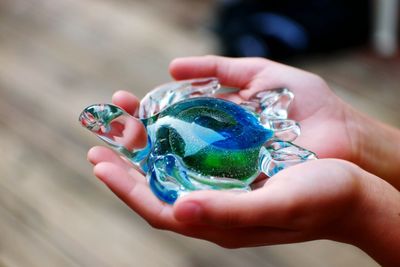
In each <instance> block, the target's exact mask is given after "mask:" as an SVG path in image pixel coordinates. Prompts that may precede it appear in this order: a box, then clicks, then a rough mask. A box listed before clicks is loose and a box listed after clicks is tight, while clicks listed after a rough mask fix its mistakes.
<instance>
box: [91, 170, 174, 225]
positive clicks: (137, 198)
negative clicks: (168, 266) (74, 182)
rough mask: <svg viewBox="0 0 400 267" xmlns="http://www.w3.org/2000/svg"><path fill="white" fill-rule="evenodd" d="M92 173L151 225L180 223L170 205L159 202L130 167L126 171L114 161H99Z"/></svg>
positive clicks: (136, 172)
mask: <svg viewBox="0 0 400 267" xmlns="http://www.w3.org/2000/svg"><path fill="white" fill-rule="evenodd" d="M94 174H95V175H96V176H97V177H98V178H99V179H100V180H101V181H103V182H104V183H105V184H106V185H107V186H108V187H109V188H110V190H111V191H113V192H114V193H115V194H116V195H117V196H118V197H119V198H120V199H121V200H122V201H124V202H125V203H126V204H127V205H128V206H129V207H130V208H132V209H133V210H134V211H135V212H136V213H138V214H139V215H140V216H141V217H143V218H144V219H145V220H146V221H147V222H148V223H149V224H150V225H152V226H153V227H155V228H159V229H176V228H178V226H179V224H180V223H179V222H177V221H176V220H175V218H174V216H173V214H172V208H171V206H170V205H167V204H165V203H163V202H161V201H160V200H159V199H158V198H157V197H156V196H155V195H154V194H153V193H152V192H151V190H150V188H149V186H148V185H147V183H143V182H142V181H143V178H144V177H143V175H142V174H140V173H139V172H138V171H136V170H134V169H132V171H131V172H129V173H128V172H127V171H126V170H125V169H124V168H121V167H120V166H118V165H116V164H114V163H110V162H101V163H99V164H97V165H96V166H95V167H94Z"/></svg>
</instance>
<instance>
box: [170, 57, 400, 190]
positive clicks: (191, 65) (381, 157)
mask: <svg viewBox="0 0 400 267" xmlns="http://www.w3.org/2000/svg"><path fill="white" fill-rule="evenodd" d="M170 72H171V74H172V76H173V77H174V78H175V79H178V80H181V79H192V78H199V77H208V76H215V77H217V78H219V80H220V81H221V83H222V84H223V85H225V86H231V87H237V88H240V89H242V90H241V91H239V93H238V94H236V95H234V96H232V98H240V99H242V100H243V99H244V100H246V99H248V98H250V97H251V96H252V95H254V94H255V93H256V92H258V91H262V90H267V89H272V88H278V87H287V88H289V89H290V90H292V91H293V92H294V94H295V100H294V103H293V104H292V106H291V110H290V114H289V118H291V119H294V120H296V121H298V122H299V123H300V126H301V129H302V132H301V136H300V137H299V138H298V139H296V141H295V143H296V144H298V145H300V146H302V147H304V148H306V149H309V150H311V151H314V152H315V153H316V154H317V155H318V157H320V158H339V159H344V160H348V161H351V162H353V163H355V164H357V165H359V166H360V167H362V168H363V169H365V170H367V171H369V172H371V173H373V174H375V175H377V176H379V177H381V178H383V179H385V180H386V181H388V182H389V183H391V184H392V185H394V186H395V187H396V188H397V189H398V190H400V179H399V178H398V177H400V165H399V164H398V162H399V160H400V131H399V130H397V129H394V128H392V127H390V126H387V125H383V124H382V123H379V122H377V121H375V120H373V119H371V118H368V117H366V116H365V115H362V114H360V113H359V112H357V111H356V110H354V109H353V108H352V107H350V106H349V105H348V104H346V103H344V102H343V101H342V100H341V99H339V98H338V97H337V96H336V95H335V94H334V93H333V92H332V91H331V90H330V89H329V87H328V86H327V84H326V83H325V82H324V80H323V79H321V78H320V77H318V76H316V75H314V74H312V73H309V72H305V71H302V70H299V69H296V68H293V67H289V66H286V65H282V64H279V63H276V62H272V61H269V60H266V59H261V58H239V59H232V58H224V57H217V56H205V57H191V58H181V59H176V60H174V61H173V62H172V63H171V65H170Z"/></svg>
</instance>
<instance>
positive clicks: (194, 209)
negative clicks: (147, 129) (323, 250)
mask: <svg viewBox="0 0 400 267" xmlns="http://www.w3.org/2000/svg"><path fill="white" fill-rule="evenodd" d="M113 103H114V104H116V105H118V106H120V107H122V108H123V109H125V110H126V111H127V112H128V113H130V114H135V113H136V110H137V107H138V105H139V101H138V99H137V98H136V97H135V96H133V95H132V94H130V93H128V92H124V91H119V92H117V93H115V94H114V96H113ZM138 136H140V135H138ZM137 142H138V143H140V142H141V140H137ZM88 159H89V160H90V161H91V162H92V163H93V164H94V165H95V167H94V173H95V175H96V176H97V177H99V178H100V179H101V180H102V181H103V182H104V183H105V184H106V185H107V186H108V187H109V188H110V189H111V190H112V191H113V192H114V193H115V194H116V195H117V196H118V197H119V198H121V199H122V200H123V201H124V202H125V203H126V204H127V205H128V206H130V207H131V208H132V209H133V210H134V211H136V212H137V213H138V214H139V215H140V216H141V217H143V218H144V219H145V220H147V221H148V222H149V223H150V224H151V225H152V226H153V227H155V228H160V229H166V230H170V231H174V232H177V233H180V234H183V235H187V236H191V237H196V238H201V239H205V240H209V241H211V242H214V243H217V244H219V245H221V246H224V247H243V246H258V245H266V244H277V243H289V242H290V243H291V242H299V241H305V240H311V239H316V238H323V237H325V238H327V237H328V236H329V235H330V234H331V231H333V229H334V228H333V227H332V226H335V227H337V226H338V225H339V224H341V223H344V222H343V221H342V218H346V216H347V214H348V213H349V212H350V211H354V210H353V209H352V207H353V205H355V203H357V198H358V190H359V189H358V188H359V186H358V180H357V179H355V178H354V177H356V175H354V173H355V172H357V171H360V170H359V169H358V168H357V167H355V166H354V165H352V164H350V163H347V162H344V161H339V160H318V161H313V162H308V163H305V164H300V165H299V166H295V167H291V168H288V169H287V170H284V171H282V172H280V173H278V174H277V175H275V176H273V177H272V178H270V179H269V180H267V181H266V182H265V180H264V181H262V182H260V184H258V186H257V187H258V189H257V190H254V191H252V192H249V193H239V192H232V191H231V192H229V191H226V192H224V191H198V192H193V193H191V194H189V195H188V196H185V197H183V198H181V199H179V200H178V201H177V202H176V203H175V204H174V206H171V205H167V204H165V203H163V202H161V201H160V200H159V199H158V198H157V197H156V196H155V195H154V194H153V193H152V192H151V190H150V188H149V186H148V185H147V181H146V178H145V177H144V176H143V175H142V174H141V173H140V172H139V171H137V170H136V169H135V168H133V166H132V165H131V164H130V163H129V162H127V161H126V160H124V159H123V158H121V157H120V156H119V155H118V154H116V153H115V152H114V151H112V150H111V149H108V148H105V147H94V148H92V149H91V150H90V151H89V153H88Z"/></svg>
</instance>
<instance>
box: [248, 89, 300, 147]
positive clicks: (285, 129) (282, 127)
mask: <svg viewBox="0 0 400 267" xmlns="http://www.w3.org/2000/svg"><path fill="white" fill-rule="evenodd" d="M293 98H294V94H293V93H292V92H291V91H290V90H289V89H287V88H278V89H271V90H266V91H261V92H258V93H257V94H255V95H254V96H253V97H251V98H250V99H249V101H246V102H243V103H242V104H241V105H242V106H244V107H246V108H248V109H250V110H252V111H253V112H255V113H258V114H259V116H260V117H259V118H260V122H261V124H263V125H264V127H265V128H267V129H269V130H272V131H274V138H275V139H279V140H283V141H293V140H295V139H296V138H297V137H298V136H299V135H300V126H299V124H298V123H297V122H295V121H293V120H289V119H288V109H289V106H290V103H291V102H292V101H293Z"/></svg>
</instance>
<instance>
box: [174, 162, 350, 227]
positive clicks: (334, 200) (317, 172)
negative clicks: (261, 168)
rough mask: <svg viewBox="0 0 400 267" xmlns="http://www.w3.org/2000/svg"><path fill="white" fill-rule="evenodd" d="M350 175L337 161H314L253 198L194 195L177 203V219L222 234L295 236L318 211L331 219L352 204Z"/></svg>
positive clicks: (230, 194) (288, 172)
mask: <svg viewBox="0 0 400 267" xmlns="http://www.w3.org/2000/svg"><path fill="white" fill-rule="evenodd" d="M343 165H344V166H343ZM348 175H349V171H348V170H347V166H346V165H345V164H342V163H340V162H338V161H336V160H318V161H310V162H306V163H303V164H299V165H296V166H293V167H290V168H288V169H285V170H283V171H281V172H279V173H278V174H276V175H275V176H273V177H271V178H270V179H269V180H268V181H267V182H266V185H265V186H264V187H263V188H261V189H258V190H255V191H252V192H248V193H242V194H237V193H233V192H222V191H199V192H193V193H191V194H189V195H187V196H186V197H184V198H182V199H180V200H178V201H177V203H176V204H175V205H174V215H175V217H176V219H177V220H179V221H182V222H191V223H203V224H209V225H215V226H219V227H223V228H234V227H249V226H269V227H277V228H281V229H289V230H296V229H298V228H299V227H300V226H301V225H303V224H302V223H304V222H305V220H304V218H317V217H318V216H319V214H316V213H318V212H316V211H319V212H321V214H322V213H323V214H322V215H321V216H323V215H324V214H325V215H326V219H329V218H328V217H330V216H331V215H332V216H333V215H334V214H333V210H332V212H331V213H332V214H331V215H330V214H326V213H324V212H323V211H326V210H329V208H332V209H333V208H338V207H339V208H340V205H341V204H343V203H344V201H348V200H349V199H347V197H351V196H352V195H353V194H352V191H351V190H352V188H351V183H352V181H351V179H350V180H349V179H348V178H346V176H348ZM330 178H334V181H333V179H330ZM329 181H333V182H329ZM349 182H350V183H349ZM325 215H324V216H325Z"/></svg>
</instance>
